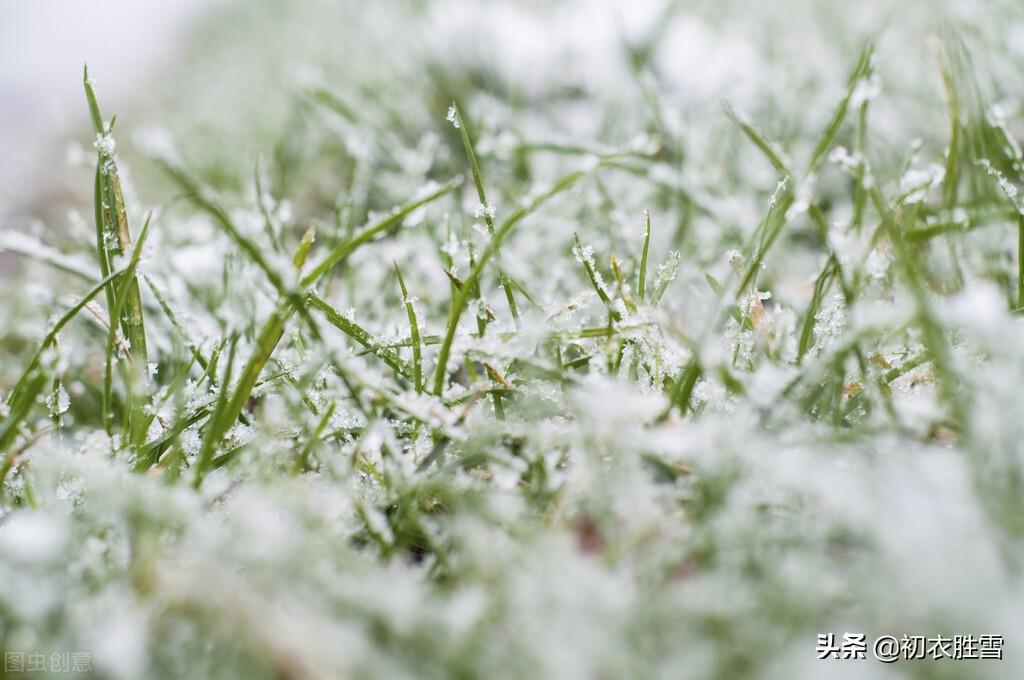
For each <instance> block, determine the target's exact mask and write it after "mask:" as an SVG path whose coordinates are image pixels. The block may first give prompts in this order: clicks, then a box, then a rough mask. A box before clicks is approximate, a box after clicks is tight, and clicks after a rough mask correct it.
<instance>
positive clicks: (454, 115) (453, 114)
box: [446, 104, 462, 128]
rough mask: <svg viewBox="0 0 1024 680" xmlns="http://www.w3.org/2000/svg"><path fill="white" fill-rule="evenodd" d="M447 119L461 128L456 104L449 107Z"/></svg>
mask: <svg viewBox="0 0 1024 680" xmlns="http://www.w3.org/2000/svg"><path fill="white" fill-rule="evenodd" d="M446 120H447V121H448V122H449V123H451V124H452V125H453V126H454V127H456V128H460V127H462V124H461V123H460V122H459V111H458V109H456V108H455V104H452V105H451V106H449V107H448V115H447V116H446Z"/></svg>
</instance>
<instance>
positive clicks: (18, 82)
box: [0, 0, 220, 227]
mask: <svg viewBox="0 0 1024 680" xmlns="http://www.w3.org/2000/svg"><path fill="white" fill-rule="evenodd" d="M218 4H220V3H219V0H103V2H80V1H79V0H45V1H44V2H3V3H0V54H2V57H0V148H2V149H3V150H4V159H3V162H2V163H0V220H2V222H0V225H2V226H3V227H13V226H17V225H15V224H11V223H10V222H11V221H17V220H19V219H20V218H23V217H24V212H25V211H26V210H27V208H28V204H30V203H31V200H32V195H33V191H34V188H33V184H35V183H37V182H38V181H39V175H38V174H37V173H40V172H42V170H43V169H44V168H49V169H52V170H51V171H50V172H49V173H47V174H49V175H50V176H51V177H53V176H56V175H60V174H61V170H59V169H61V168H64V167H66V161H67V155H68V154H67V143H68V141H69V139H70V138H71V137H72V136H73V137H75V138H81V137H82V136H83V134H82V133H84V132H85V131H87V130H88V124H89V121H88V117H87V115H86V113H87V112H86V108H85V100H84V95H83V92H82V66H83V64H85V63H86V62H88V63H89V65H90V67H91V68H92V69H93V73H94V74H97V75H98V74H103V75H99V78H100V79H101V80H102V83H103V91H104V96H105V97H107V98H108V101H109V102H110V103H114V102H120V101H124V100H126V99H128V98H130V96H131V94H132V93H133V92H135V91H136V90H137V89H139V88H142V87H144V86H146V85H149V84H152V80H151V78H150V77H151V76H152V75H153V74H155V73H157V72H160V71H161V70H163V69H166V68H167V67H168V66H169V65H170V64H172V63H173V62H174V60H175V58H176V56H177V55H178V54H179V52H180V50H181V46H182V43H183V42H184V41H185V40H186V38H187V34H188V31H189V26H190V24H191V22H192V21H193V20H194V19H195V17H196V16H197V15H199V14H202V13H203V12H205V11H209V10H210V9H211V8H212V7H214V6H216V5H218ZM104 76H105V77H104Z"/></svg>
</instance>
